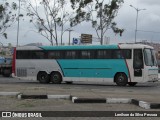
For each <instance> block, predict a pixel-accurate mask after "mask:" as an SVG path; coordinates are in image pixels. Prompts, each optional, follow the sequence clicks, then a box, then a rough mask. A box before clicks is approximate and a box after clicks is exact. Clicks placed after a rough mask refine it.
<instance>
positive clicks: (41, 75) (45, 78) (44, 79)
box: [37, 71, 50, 83]
mask: <svg viewBox="0 0 160 120" xmlns="http://www.w3.org/2000/svg"><path fill="white" fill-rule="evenodd" d="M37 80H38V81H39V82H40V83H49V82H50V80H49V75H48V74H47V72H45V71H39V72H38V74H37Z"/></svg>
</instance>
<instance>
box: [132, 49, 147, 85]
mask: <svg viewBox="0 0 160 120" xmlns="http://www.w3.org/2000/svg"><path fill="white" fill-rule="evenodd" d="M133 69H134V71H133V72H134V73H133V74H134V82H140V81H143V72H144V64H143V52H142V49H134V53H133Z"/></svg>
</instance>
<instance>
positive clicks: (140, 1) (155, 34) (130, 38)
mask: <svg viewBox="0 0 160 120" xmlns="http://www.w3.org/2000/svg"><path fill="white" fill-rule="evenodd" d="M0 1H3V0H0ZM14 1H15V0H14ZM17 1H18V0H17ZM33 1H34V0H33ZM130 5H132V6H134V7H135V8H139V9H146V10H141V11H139V12H138V26H137V27H138V28H137V29H138V30H140V31H137V42H141V41H147V42H154V43H160V12H159V9H160V0H124V4H123V5H122V6H121V8H120V10H119V12H118V15H117V17H116V18H115V21H116V22H117V25H118V27H119V28H123V29H124V32H123V34H122V36H121V37H120V36H119V35H115V34H114V33H113V32H112V31H111V30H108V31H107V32H106V34H105V36H106V37H107V38H108V39H109V43H110V44H115V43H126V42H127V43H130V42H134V41H135V27H136V10H135V9H134V8H132V7H130ZM33 30H35V31H36V29H35V28H34V26H33V25H32V24H30V23H29V22H28V21H27V20H25V21H23V20H20V33H19V45H25V44H29V43H36V42H39V43H42V44H43V45H50V43H49V42H48V40H46V39H45V38H44V37H42V36H41V35H40V34H38V33H35V32H33ZM72 30H74V31H72V32H71V39H72V38H79V37H80V35H81V34H82V33H85V34H92V35H93V37H94V38H97V36H96V33H95V30H94V29H93V28H92V27H91V24H90V23H89V22H84V23H81V24H80V25H78V26H76V27H74V28H72ZM147 31H150V32H147ZM7 33H8V39H4V38H3V37H0V42H1V43H3V44H4V45H7V44H8V43H11V44H12V45H16V42H17V23H15V24H14V25H13V26H12V27H10V28H9V29H7ZM63 40H64V41H65V42H66V43H67V42H68V40H69V34H68V32H65V33H64V36H63ZM94 40H95V39H94ZM94 44H99V42H94Z"/></svg>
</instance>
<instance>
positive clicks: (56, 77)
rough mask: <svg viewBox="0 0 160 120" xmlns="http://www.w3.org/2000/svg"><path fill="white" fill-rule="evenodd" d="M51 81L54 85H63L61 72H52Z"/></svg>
mask: <svg viewBox="0 0 160 120" xmlns="http://www.w3.org/2000/svg"><path fill="white" fill-rule="evenodd" d="M50 81H51V82H52V83H53V84H61V82H62V74H61V73H60V72H59V71H53V72H51V74H50Z"/></svg>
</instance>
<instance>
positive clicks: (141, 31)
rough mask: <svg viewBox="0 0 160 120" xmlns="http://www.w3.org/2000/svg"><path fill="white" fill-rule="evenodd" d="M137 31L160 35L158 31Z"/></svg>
mask: <svg viewBox="0 0 160 120" xmlns="http://www.w3.org/2000/svg"><path fill="white" fill-rule="evenodd" d="M137 31H140V32H150V33H156V34H160V32H157V31H146V30H137Z"/></svg>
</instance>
